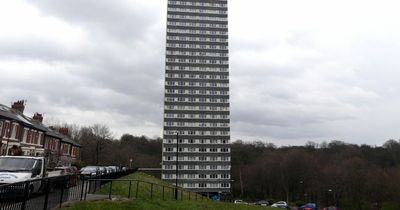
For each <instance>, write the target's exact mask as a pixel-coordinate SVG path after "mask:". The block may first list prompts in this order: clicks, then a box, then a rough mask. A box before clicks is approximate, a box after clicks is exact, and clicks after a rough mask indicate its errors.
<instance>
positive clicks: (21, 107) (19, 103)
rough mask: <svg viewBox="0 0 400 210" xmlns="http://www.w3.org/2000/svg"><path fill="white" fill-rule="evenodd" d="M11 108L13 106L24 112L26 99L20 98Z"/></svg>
mask: <svg viewBox="0 0 400 210" xmlns="http://www.w3.org/2000/svg"><path fill="white" fill-rule="evenodd" d="M11 108H13V109H14V110H17V111H19V112H21V113H24V110H25V101H24V100H20V101H17V102H14V104H13V105H12V106H11Z"/></svg>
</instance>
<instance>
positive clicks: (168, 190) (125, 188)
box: [98, 172, 201, 200]
mask: <svg viewBox="0 0 400 210" xmlns="http://www.w3.org/2000/svg"><path fill="white" fill-rule="evenodd" d="M118 180H119V181H113V183H112V188H111V194H112V195H120V196H123V197H128V196H129V197H130V198H137V199H148V198H151V196H152V198H153V199H161V200H172V199H175V197H174V188H172V187H173V186H172V185H170V184H168V183H166V182H163V181H162V180H160V179H157V178H155V177H153V176H150V175H148V174H145V173H141V172H138V173H134V174H131V175H128V176H125V177H122V178H120V179H118ZM124 180H140V182H139V187H138V182H137V181H124ZM151 183H154V184H153V189H151V188H152V187H151ZM163 186H164V193H163ZM129 188H130V194H129ZM109 192H110V184H105V185H104V186H102V188H101V189H100V191H99V192H98V194H104V195H108V194H109ZM163 194H164V195H163ZM136 196H137V197H136ZM178 198H179V199H180V200H189V199H190V200H194V199H196V198H197V199H201V196H200V195H197V194H195V193H193V192H192V193H189V192H188V191H185V190H182V189H179V190H178Z"/></svg>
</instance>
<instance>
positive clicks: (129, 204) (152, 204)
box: [63, 173, 270, 210]
mask: <svg viewBox="0 0 400 210" xmlns="http://www.w3.org/2000/svg"><path fill="white" fill-rule="evenodd" d="M128 179H135V180H141V181H144V182H148V183H157V184H158V185H163V186H166V187H167V186H170V185H169V184H168V183H165V182H163V181H162V180H160V179H157V178H155V177H152V176H150V175H147V174H144V173H134V174H131V175H128V176H125V177H122V178H121V179H119V180H120V181H117V182H114V183H113V186H112V194H113V196H116V195H122V196H123V197H127V196H128V193H129V182H128V181H123V180H128ZM165 189H167V188H165ZM108 190H109V185H105V186H104V187H103V188H102V190H101V191H100V192H99V193H101V194H108ZM134 192H136V184H135V183H134V184H132V185H131V193H133V194H135V193H134ZM182 195H183V200H178V201H176V200H173V196H172V194H171V192H168V191H167V190H165V192H164V196H165V198H164V200H163V199H162V188H161V187H155V186H153V198H152V199H150V184H144V183H140V185H139V188H138V198H137V199H136V198H132V199H125V200H123V201H121V200H119V201H109V200H104V201H85V202H79V203H75V204H70V205H68V206H65V207H64V208H63V209H65V210H98V209H107V210H122V209H132V210H139V209H145V210H187V209H190V210H208V209H209V210H226V209H230V210H257V209H264V210H268V209H270V208H266V207H259V206H253V205H238V204H232V203H225V202H213V201H210V200H208V199H203V200H200V195H197V196H196V195H194V194H193V193H191V200H189V193H188V192H183V193H182ZM132 197H135V195H133V196H132ZM195 197H197V198H198V200H193V199H194V198H195ZM180 198H181V197H180ZM181 199H182V198H181Z"/></svg>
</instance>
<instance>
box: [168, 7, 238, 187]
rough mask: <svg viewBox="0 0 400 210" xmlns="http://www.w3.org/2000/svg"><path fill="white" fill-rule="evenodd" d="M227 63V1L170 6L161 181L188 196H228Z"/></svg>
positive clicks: (229, 168) (228, 121)
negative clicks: (190, 193) (180, 189)
mask: <svg viewBox="0 0 400 210" xmlns="http://www.w3.org/2000/svg"><path fill="white" fill-rule="evenodd" d="M228 57H229V56H228V8H227V0H168V19H167V46H166V72H165V98H164V138H163V153H162V169H163V170H162V178H163V179H164V180H166V181H169V182H171V183H175V181H176V178H177V182H178V186H180V187H183V188H187V189H190V190H192V191H196V192H204V193H206V192H207V193H221V192H222V193H227V192H230V180H231V177H230V176H231V175H230V170H231V165H230V160H231V159H230V158H231V157H230V110H229V71H228V68H229V64H228V60H229V59H228ZM177 159H178V160H177ZM176 174H178V176H177V177H176Z"/></svg>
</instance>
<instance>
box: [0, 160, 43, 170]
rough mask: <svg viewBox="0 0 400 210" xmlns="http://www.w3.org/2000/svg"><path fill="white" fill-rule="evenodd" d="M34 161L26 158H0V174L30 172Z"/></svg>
mask: <svg viewBox="0 0 400 210" xmlns="http://www.w3.org/2000/svg"><path fill="white" fill-rule="evenodd" d="M36 161H37V160H34V159H28V158H10V157H0V172H1V171H9V172H13V171H32V169H33V166H34V165H35V162H36Z"/></svg>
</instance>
